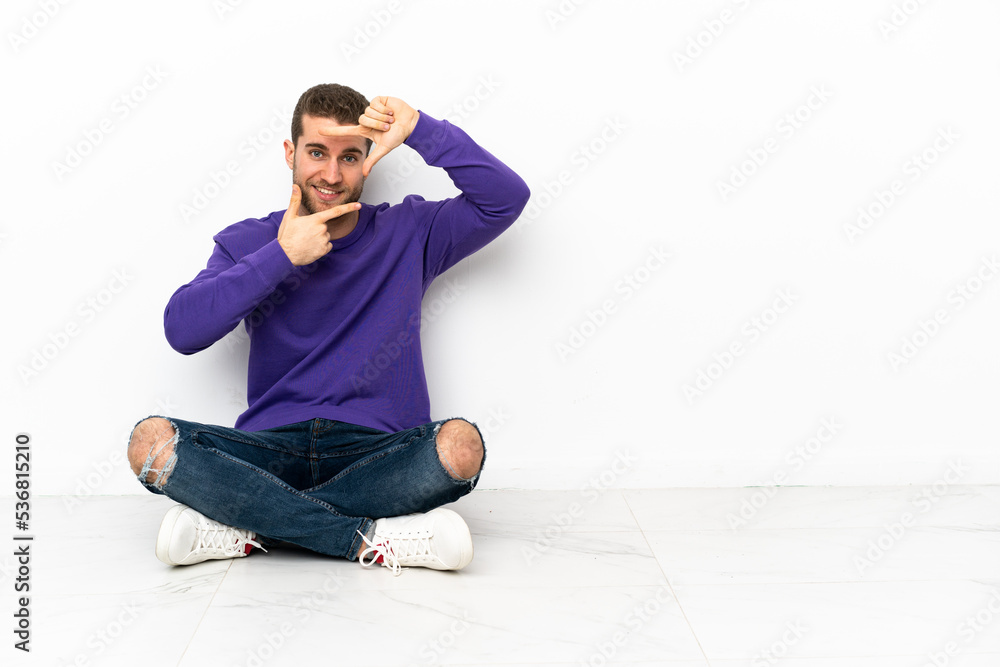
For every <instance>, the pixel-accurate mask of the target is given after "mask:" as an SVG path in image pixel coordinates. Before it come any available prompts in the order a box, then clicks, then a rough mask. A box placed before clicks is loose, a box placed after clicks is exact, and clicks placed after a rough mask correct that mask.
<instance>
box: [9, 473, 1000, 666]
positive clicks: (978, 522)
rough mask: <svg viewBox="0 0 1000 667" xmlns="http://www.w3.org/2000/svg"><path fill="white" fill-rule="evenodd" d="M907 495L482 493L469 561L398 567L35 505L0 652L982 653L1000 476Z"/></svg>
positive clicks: (169, 660) (297, 658)
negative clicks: (170, 551)
mask: <svg viewBox="0 0 1000 667" xmlns="http://www.w3.org/2000/svg"><path fill="white" fill-rule="evenodd" d="M923 491H924V489H920V488H848V489H843V488H781V489H776V490H773V491H772V492H771V493H772V494H773V495H772V496H771V497H769V496H768V495H767V494H766V493H765V490H763V489H665V490H664V489H660V490H634V491H617V490H607V491H604V492H603V493H602V494H600V495H597V494H596V493H594V492H593V491H590V492H589V495H584V494H582V493H580V492H575V491H483V490H480V491H475V492H474V493H473V494H472V495H471V496H468V497H467V498H464V499H462V500H461V501H460V502H458V503H456V504H455V505H453V506H452V507H453V508H454V509H456V510H457V511H458V512H459V513H460V514H462V515H463V516H464V517H465V518H466V520H467V521H468V523H469V526H470V527H471V529H472V532H473V539H474V542H475V549H476V556H475V559H474V560H473V562H472V564H471V565H470V566H469V567H467V568H466V569H465V570H463V571H461V572H457V573H454V572H434V571H429V570H422V569H408V570H404V571H403V573H402V575H401V576H399V577H397V578H394V577H393V576H392V575H391V573H390V572H389V571H388V570H387V569H386V568H372V569H363V568H361V567H360V565H358V564H357V563H350V562H348V561H343V560H338V559H330V558H325V557H321V556H318V555H315V554H311V553H309V552H304V551H291V550H284V551H278V550H273V551H272V552H270V553H267V554H264V553H260V552H257V553H255V554H254V555H252V556H251V557H249V558H243V559H238V560H233V561H210V562H206V563H202V564H199V565H194V566H190V567H183V568H170V567H167V566H165V565H163V564H161V563H160V562H159V561H158V560H156V558H155V557H154V556H153V541H154V538H155V534H156V530H157V527H158V525H159V520H160V518H161V517H162V515H163V513H164V512H165V511H166V509H167V508H168V507H169V505H170V504H171V503H170V501H169V500H166V499H164V498H161V497H156V496H153V495H148V496H126V497H95V498H89V499H83V500H82V501H80V504H72V503H70V502H69V501H70V500H71V499H67V498H58V497H55V498H54V497H48V498H36V499H35V501H34V506H33V515H34V516H33V519H34V521H35V524H34V526H33V527H34V529H35V531H34V532H35V534H36V535H37V536H38V537H37V539H36V541H35V542H34V543H32V562H31V578H32V593H33V595H32V598H31V609H32V641H31V646H32V652H31V654H30V655H25V654H23V653H21V652H20V651H16V650H13V649H12V648H11V645H12V644H13V639H12V634H11V630H12V628H13V622H12V620H11V614H12V611H13V610H14V600H13V597H12V594H11V591H12V589H13V580H14V578H15V577H16V576H17V574H16V567H15V564H14V559H13V557H12V556H11V555H10V554H11V552H12V549H11V550H8V549H6V548H4V549H3V550H2V552H0V553H4V554H5V556H3V557H0V568H2V570H0V600H2V606H0V616H2V617H3V618H5V619H7V621H6V623H4V624H3V626H2V627H0V630H2V631H3V632H2V636H4V637H5V638H6V639H5V640H4V645H3V646H2V647H0V664H2V665H31V666H41V665H46V666H48V665H53V666H59V667H61V666H63V665H80V666H85V665H97V666H104V665H111V666H115V665H128V666H131V665H143V666H146V665H149V666H154V667H155V666H158V665H185V666H199V667H200V666H203V665H226V666H236V665H240V666H257V667H260V666H262V665H269V666H272V665H273V666H277V665H296V666H298V665H348V664H366V665H372V666H382V665H386V666H388V665H433V664H441V665H483V664H488V665H501V664H510V665H560V664H561V665H595V666H598V665H645V666H651V665H669V666H671V667H695V666H699V667H702V666H706V665H711V666H714V667H735V666H737V665H741V666H742V665H747V666H750V667H758V666H764V665H782V666H793V665H794V666H799V665H801V666H802V667H841V666H844V665H852V666H853V665H856V666H858V667H895V666H897V665H899V666H900V667H924V666H925V665H935V666H936V667H943V666H944V665H949V666H958V667H997V666H998V665H1000V487H952V488H948V489H941V490H940V491H941V495H940V496H937V495H934V493H931V494H929V495H927V496H923V497H921V493H923ZM932 501H933V502H932ZM741 510H742V513H743V516H744V517H745V518H744V519H743V521H745V523H742V524H740V525H737V526H736V527H733V526H732V525H731V524H732V523H733V519H734V518H736V517H739V516H740V513H741ZM8 626H9V627H8Z"/></svg>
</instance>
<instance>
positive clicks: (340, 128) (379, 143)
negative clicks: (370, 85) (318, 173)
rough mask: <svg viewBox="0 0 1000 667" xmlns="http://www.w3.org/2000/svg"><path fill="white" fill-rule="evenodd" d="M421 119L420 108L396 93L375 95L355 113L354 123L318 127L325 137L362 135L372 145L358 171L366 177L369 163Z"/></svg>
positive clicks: (408, 134)
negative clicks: (362, 111)
mask: <svg viewBox="0 0 1000 667" xmlns="http://www.w3.org/2000/svg"><path fill="white" fill-rule="evenodd" d="M419 119H420V112H419V111H417V110H416V109H414V108H413V107H411V106H410V105H409V104H407V103H406V102H404V101H403V100H401V99H399V98H397V97H376V98H375V99H373V100H372V101H371V104H369V105H368V108H367V109H365V113H364V115H363V116H360V117H358V124H357V125H330V126H328V127H323V128H320V130H319V133H320V134H322V135H323V136H326V137H345V136H361V137H364V138H365V139H371V140H372V141H373V142H374V143H375V145H374V146H372V149H371V151H369V152H368V157H367V158H366V159H365V163H364V164H363V165H361V174H362V175H363V176H364V177H365V178H368V174H370V173H371V170H372V167H374V166H375V163H376V162H378V161H379V160H381V159H382V158H383V157H385V155H386V154H387V153H388V152H389V151H391V150H392V149H393V148H395V147H396V146H399V145H400V144H401V143H403V142H404V141H406V138H407V137H408V136H410V133H411V132H413V128H414V127H416V126H417V121H418V120H419Z"/></svg>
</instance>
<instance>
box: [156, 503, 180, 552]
mask: <svg viewBox="0 0 1000 667" xmlns="http://www.w3.org/2000/svg"><path fill="white" fill-rule="evenodd" d="M186 509H188V507H187V505H174V506H173V507H171V508H170V509H169V510H167V514H166V516H164V517H163V521H161V522H160V532H159V533H157V535H156V557H157V558H159V559H160V560H161V561H163V562H164V563H166V564H167V565H180V563H178V562H177V561H174V560H170V536H171V535H173V532H174V524H176V523H177V518H178V517H179V516H180V515H181V513H182V512H183V511H184V510H186Z"/></svg>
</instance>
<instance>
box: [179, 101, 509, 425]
mask: <svg viewBox="0 0 1000 667" xmlns="http://www.w3.org/2000/svg"><path fill="white" fill-rule="evenodd" d="M405 143H406V144H407V145H408V146H410V147H411V148H413V149H414V150H416V151H417V153H419V154H420V156H421V157H423V159H424V161H426V162H427V164H429V165H431V166H436V167H443V168H444V169H445V171H446V172H447V173H448V175H449V176H450V177H451V179H452V181H453V182H454V183H455V185H456V187H458V189H459V190H460V191H461V193H462V194H460V195H458V196H457V197H454V198H451V199H446V200H444V201H424V199H423V198H422V197H419V196H417V195H410V196H408V197H406V198H405V199H404V200H403V202H402V203H400V204H397V205H395V206H390V205H389V204H380V205H378V206H371V205H368V204H363V205H362V207H361V210H360V211H359V212H358V214H359V217H358V224H357V226H356V227H355V228H354V230H353V231H352V232H351V233H350V234H348V235H347V236H345V237H344V238H341V239H336V240H334V241H333V242H332V243H333V250H332V251H331V252H330V253H329V254H327V255H326V256H325V257H323V258H321V259H320V260H317V261H316V262H313V263H312V264H309V265H307V266H302V267H295V266H294V265H293V264H292V263H291V261H289V259H288V257H287V255H285V253H284V251H283V250H282V249H281V246H280V245H278V240H277V234H278V226H279V225H280V224H281V219H282V217H283V215H284V211H283V210H282V211H276V212H274V213H272V214H270V215H269V216H267V217H266V218H261V219H256V218H251V219H249V220H244V221H242V222H238V223H236V224H234V225H231V226H229V227H227V228H226V229H224V230H222V231H221V232H220V233H219V234H217V235H216V236H215V244H216V245H215V250H214V251H213V253H212V256H211V258H209V260H208V266H207V267H206V268H205V269H204V270H202V271H201V272H200V273H198V275H197V276H195V278H194V280H192V281H191V282H190V283H188V284H186V285H184V286H182V287H181V288H180V289H178V290H177V291H176V292H174V294H173V296H171V297H170V301H169V302H168V303H167V308H166V310H165V312H164V314H163V322H164V329H165V332H166V336H167V341H168V342H169V343H170V345H171V347H173V348H174V349H175V350H177V351H178V352H182V353H184V354H192V353H194V352H198V351H199V350H203V349H205V348H207V347H209V346H210V345H212V344H213V343H215V342H216V341H218V340H219V339H221V338H222V337H223V336H225V335H226V334H228V333H229V332H230V331H232V330H233V328H234V327H236V326H237V325H238V324H239V322H240V321H241V320H243V322H244V326H245V327H246V329H247V332H248V333H249V335H250V363H249V378H248V383H247V403H248V405H249V407H248V408H247V410H246V412H244V413H243V414H242V415H240V417H239V418H238V419H237V420H236V428H240V429H244V430H250V431H254V430H261V429H267V428H274V427H277V426H283V425H286V424H292V423H295V422H299V421H305V420H307V419H313V418H316V417H322V418H326V419H332V420H336V421H343V422H348V423H351V424H359V425H362V426H368V427H371V428H375V429H379V430H382V431H389V432H396V431H401V430H403V429H407V428H412V427H414V426H419V425H421V424H426V423H428V422H429V421H430V420H431V419H430V398H429V397H428V394H427V381H426V379H425V377H424V367H423V359H422V356H421V351H420V319H421V316H420V305H421V301H422V299H423V296H424V293H425V292H426V291H427V288H428V286H429V285H430V284H431V281H433V280H434V278H435V277H437V276H439V275H441V274H442V273H444V272H445V271H447V270H448V269H449V268H451V267H452V266H454V265H455V264H456V263H457V262H459V261H460V260H462V259H463V258H465V257H468V256H469V255H471V254H472V253H474V252H476V251H477V250H479V249H480V248H482V247H483V246H485V245H486V244H487V243H489V242H490V241H492V240H493V239H495V238H496V237H497V236H499V235H500V233H501V232H503V231H504V230H505V229H507V228H508V227H509V226H510V225H511V224H513V222H514V220H516V219H517V216H518V215H520V213H521V210H522V209H523V208H524V206H525V204H527V201H528V196H529V192H528V187H527V185H525V183H524V181H523V180H522V179H521V178H520V177H519V176H518V175H517V174H515V173H514V172H513V171H511V170H510V169H509V168H508V167H506V166H505V165H504V164H503V163H501V162H500V161H499V160H497V159H496V158H495V157H494V156H493V155H491V154H490V153H489V152H487V151H486V150H484V149H482V148H480V147H479V146H478V145H476V144H475V143H474V142H473V141H472V140H471V139H470V138H469V136H468V135H467V134H466V133H465V132H463V131H462V130H461V129H459V128H457V127H455V126H454V125H452V124H451V123H449V122H447V121H441V120H436V119H434V118H432V117H430V116H428V115H427V114H425V113H424V112H422V111H421V112H420V119H419V120H418V121H417V125H416V127H415V128H414V129H413V132H412V133H411V134H410V136H409V137H408V138H407V140H406V142H405Z"/></svg>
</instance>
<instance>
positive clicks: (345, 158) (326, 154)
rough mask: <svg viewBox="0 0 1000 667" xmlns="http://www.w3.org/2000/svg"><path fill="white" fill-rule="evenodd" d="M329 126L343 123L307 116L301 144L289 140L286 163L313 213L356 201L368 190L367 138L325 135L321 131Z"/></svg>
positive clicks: (308, 211) (305, 206)
mask: <svg viewBox="0 0 1000 667" xmlns="http://www.w3.org/2000/svg"><path fill="white" fill-rule="evenodd" d="M329 125H340V123H338V122H337V121H336V120H333V119H332V118H317V117H315V116H310V115H303V116H302V136H300V137H299V139H298V144H297V145H292V142H291V141H289V140H285V162H287V163H288V166H289V167H291V169H292V183H295V184H296V185H298V186H299V189H301V190H302V207H303V208H305V210H306V212H307V213H310V214H311V213H318V212H319V211H324V210H326V209H329V208H332V207H334V206H339V205H340V204H348V203H350V202H356V201H358V200H359V199H360V198H361V190H362V188H364V182H365V179H364V176H362V175H361V165H362V164H363V163H364V161H365V153H366V147H365V139H364V137H360V136H358V137H355V136H347V137H325V136H323V135H321V134H320V133H319V129H320V128H321V127H324V126H329Z"/></svg>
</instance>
